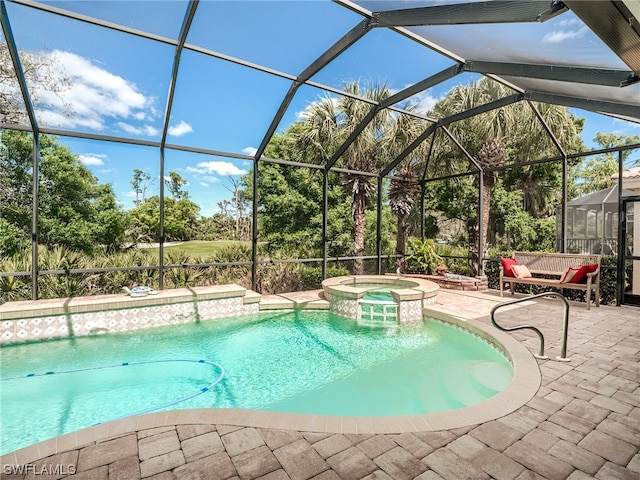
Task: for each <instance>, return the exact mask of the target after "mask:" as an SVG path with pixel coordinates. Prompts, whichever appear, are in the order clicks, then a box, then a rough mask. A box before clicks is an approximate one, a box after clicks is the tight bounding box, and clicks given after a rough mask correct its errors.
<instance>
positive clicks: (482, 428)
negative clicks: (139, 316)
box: [2, 291, 640, 480]
mask: <svg viewBox="0 0 640 480" xmlns="http://www.w3.org/2000/svg"><path fill="white" fill-rule="evenodd" d="M503 300H508V297H507V298H505V299H501V298H500V297H498V296H497V294H496V293H495V292H492V291H489V292H486V293H479V292H448V291H444V292H441V293H440V294H439V295H438V304H437V306H436V308H438V309H440V310H443V311H446V312H450V313H453V314H455V315H457V316H459V317H466V318H473V319H478V320H481V321H483V322H486V323H489V316H488V312H489V311H490V309H491V308H492V306H493V305H495V304H496V303H498V302H500V301H503ZM498 318H499V320H500V321H501V322H503V323H505V324H515V323H518V322H521V323H522V322H526V323H528V324H532V325H536V326H537V327H539V328H540V329H541V330H542V331H543V333H544V334H545V339H546V342H547V351H548V355H549V357H550V358H551V360H546V361H542V360H539V361H538V364H539V367H540V370H541V373H542V385H541V386H540V389H539V390H538V392H537V394H536V395H535V396H534V397H533V398H532V399H531V400H530V401H529V402H528V403H527V404H526V405H523V406H522V407H520V408H519V409H517V410H516V411H514V412H513V413H510V414H508V415H506V416H504V417H502V418H498V419H496V420H492V421H490V422H487V423H483V424H480V425H472V426H468V427H464V428H457V429H455V430H443V431H435V432H419V431H406V432H404V433H400V434H378V435H372V434H349V433H315V432H300V431H295V430H289V429H277V428H258V427H248V426H235V425H233V422H224V423H207V422H202V423H199V422H197V421H195V422H190V423H189V424H177V425H163V426H160V427H157V426H153V425H149V426H148V427H145V428H141V427H140V425H143V424H144V422H142V421H138V422H137V423H135V425H138V426H139V427H138V428H133V429H129V430H128V431H122V432H120V433H118V434H114V435H113V436H112V437H111V438H107V439H103V440H100V441H97V442H96V441H91V440H90V439H87V440H86V441H85V443H84V445H81V446H78V447H76V448H70V449H66V451H63V450H64V447H60V448H58V451H59V453H57V454H56V455H53V456H49V457H46V458H40V459H38V460H34V459H30V458H27V457H26V456H25V455H27V454H26V453H25V454H21V452H20V451H18V452H16V453H13V454H8V455H5V456H4V457H3V458H2V463H3V472H2V478H6V479H14V478H15V479H27V478H28V479H32V478H71V479H74V480H80V479H105V480H107V479H117V480H128V479H132V480H135V479H141V478H143V479H153V480H169V479H228V478H234V479H238V478H239V479H242V480H253V479H264V480H267V479H268V480H279V479H293V480H306V479H318V480H320V479H323V480H324V479H327V480H329V479H361V478H366V479H389V478H391V479H413V478H418V479H425V480H427V479H428V480H432V479H433V480H435V479H451V480H463V479H470V480H477V479H485V478H496V479H500V480H502V479H504V480H513V479H519V480H524V479H552V480H553V479H570V480H579V479H586V478H597V479H602V480H609V479H640V454H639V448H640V310H639V309H637V308H625V307H605V306H603V307H600V308H592V309H591V310H590V311H587V310H586V308H585V306H584V304H579V303H573V304H571V309H570V328H569V350H568V356H570V358H571V362H569V363H563V362H558V361H556V360H554V357H555V356H557V355H559V353H560V341H561V338H562V327H561V325H562V308H561V306H560V304H559V302H557V301H553V300H544V299H543V300H532V301H531V302H525V303H521V304H518V305H517V306H513V307H510V308H509V310H508V313H507V312H505V313H500V314H498ZM514 337H515V338H517V339H518V340H520V341H521V342H523V343H524V344H525V345H526V346H527V348H529V350H531V351H532V352H537V349H538V343H537V337H535V336H534V335H532V334H530V333H522V332H516V333H515V334H514ZM141 419H142V418H141ZM142 420H144V419H142ZM242 423H245V424H246V422H242ZM409 430H410V429H409ZM78 437H80V433H79V434H78ZM30 452H33V450H30ZM16 465H18V466H19V465H22V466H27V467H28V468H29V470H27V471H26V472H23V473H22V474H13V473H10V469H11V468H12V466H16ZM61 465H63V466H70V468H71V469H72V470H73V471H71V470H66V471H58V472H57V474H54V475H52V476H42V477H41V476H40V475H38V474H36V472H37V473H42V471H43V469H44V470H45V471H49V472H51V471H52V470H51V468H53V467H55V466H58V468H59V466H61ZM47 468H49V470H46V469H47ZM65 468H68V467H65ZM73 472H76V473H73Z"/></svg>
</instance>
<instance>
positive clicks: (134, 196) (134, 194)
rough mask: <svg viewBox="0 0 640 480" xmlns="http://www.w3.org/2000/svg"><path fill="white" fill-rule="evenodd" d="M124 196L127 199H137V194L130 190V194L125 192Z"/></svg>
mask: <svg viewBox="0 0 640 480" xmlns="http://www.w3.org/2000/svg"><path fill="white" fill-rule="evenodd" d="M122 196H123V197H126V198H136V192H134V191H133V190H129V191H128V192H124V193H123V194H122Z"/></svg>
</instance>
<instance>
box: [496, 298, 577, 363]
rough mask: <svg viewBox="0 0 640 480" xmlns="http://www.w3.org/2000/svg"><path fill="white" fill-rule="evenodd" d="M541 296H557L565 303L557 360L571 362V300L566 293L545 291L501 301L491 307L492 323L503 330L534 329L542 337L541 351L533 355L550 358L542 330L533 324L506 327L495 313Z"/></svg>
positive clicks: (545, 358)
mask: <svg viewBox="0 0 640 480" xmlns="http://www.w3.org/2000/svg"><path fill="white" fill-rule="evenodd" d="M540 297H556V298H559V299H561V300H562V302H563V303H564V321H563V325H562V350H561V352H560V356H558V357H556V360H558V361H561V362H569V361H571V359H570V358H567V337H568V333H569V302H568V301H567V299H566V298H565V296H564V295H562V294H560V293H558V292H543V293H538V294H536V295H531V296H528V297H525V298H518V299H516V300H509V301H507V302H501V303H499V304H497V305H495V306H494V307H493V308H492V309H491V314H490V316H491V324H492V325H493V326H494V327H496V328H497V329H499V330H502V331H503V332H511V331H514V330H524V329H528V330H533V331H534V332H535V333H536V334H537V335H538V337H539V338H540V350H539V353H537V354H536V353H534V354H533V356H534V357H536V358H538V359H540V360H548V359H549V357H548V356H546V355H545V354H544V335H542V332H541V331H540V330H538V329H537V328H536V327H534V326H532V325H519V326H516V327H504V326H502V325H498V323H497V322H496V319H495V313H496V311H497V310H499V309H500V308H502V307H506V306H507V305H513V304H516V303H522V302H526V301H528V300H532V299H534V298H540Z"/></svg>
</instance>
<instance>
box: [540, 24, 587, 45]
mask: <svg viewBox="0 0 640 480" xmlns="http://www.w3.org/2000/svg"><path fill="white" fill-rule="evenodd" d="M587 31H588V28H587V27H582V28H580V29H578V30H554V31H553V32H550V33H547V34H546V35H545V36H544V38H543V39H542V41H543V42H544V43H560V42H564V41H565V40H574V39H576V38H580V37H582V36H583V35H584V34H585V33H587Z"/></svg>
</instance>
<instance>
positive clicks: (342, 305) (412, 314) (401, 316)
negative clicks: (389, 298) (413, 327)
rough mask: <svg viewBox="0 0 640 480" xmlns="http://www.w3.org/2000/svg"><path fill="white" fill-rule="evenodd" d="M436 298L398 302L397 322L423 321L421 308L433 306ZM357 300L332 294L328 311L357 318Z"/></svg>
mask: <svg viewBox="0 0 640 480" xmlns="http://www.w3.org/2000/svg"><path fill="white" fill-rule="evenodd" d="M435 301H436V297H435V296H433V297H429V298H424V299H422V300H404V301H400V302H399V308H398V322H399V323H401V324H402V323H413V322H420V321H422V319H423V316H424V315H423V310H422V309H423V308H426V307H427V306H429V305H432V304H434V303H435ZM358 308H359V304H358V299H357V298H356V299H354V298H349V297H343V296H341V295H340V294H336V293H333V294H332V295H331V296H330V299H329V310H331V311H332V312H333V313H335V314H337V315H340V316H342V317H347V318H354V319H355V318H357V316H358Z"/></svg>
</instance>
